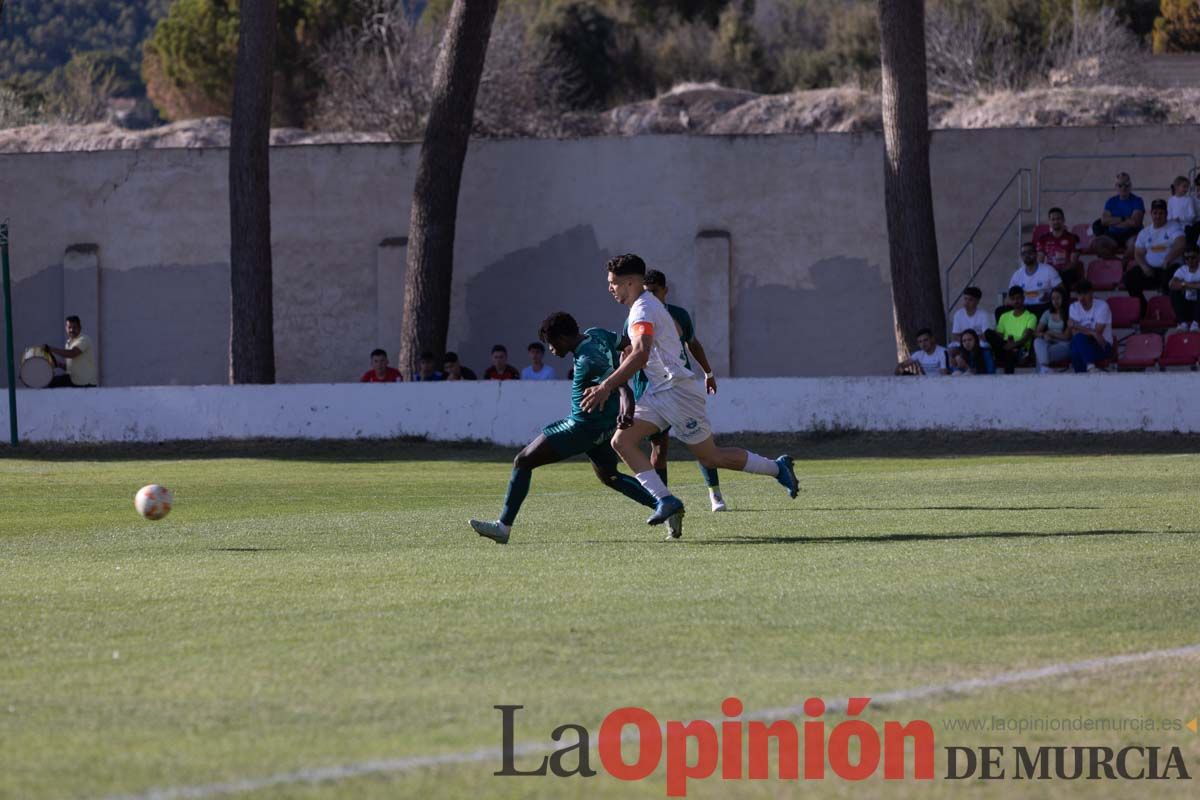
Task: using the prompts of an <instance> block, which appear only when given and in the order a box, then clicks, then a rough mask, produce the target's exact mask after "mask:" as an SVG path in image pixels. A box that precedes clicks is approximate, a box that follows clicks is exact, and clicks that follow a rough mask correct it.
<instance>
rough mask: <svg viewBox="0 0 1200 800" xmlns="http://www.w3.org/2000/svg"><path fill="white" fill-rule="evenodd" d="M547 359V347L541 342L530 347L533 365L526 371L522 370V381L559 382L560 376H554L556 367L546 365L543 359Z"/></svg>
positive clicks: (530, 357) (533, 343) (530, 358)
mask: <svg viewBox="0 0 1200 800" xmlns="http://www.w3.org/2000/svg"><path fill="white" fill-rule="evenodd" d="M545 357H546V345H544V344H542V343H541V342H532V343H531V344H530V345H529V360H530V361H532V362H533V363H532V364H530V365H529V366H528V367H526V368H525V369H523V370H521V380H523V381H553V380H558V376H557V375H555V374H554V367H552V366H550V365H549V364H547V363H545V361H543V360H542V359H544V358H545Z"/></svg>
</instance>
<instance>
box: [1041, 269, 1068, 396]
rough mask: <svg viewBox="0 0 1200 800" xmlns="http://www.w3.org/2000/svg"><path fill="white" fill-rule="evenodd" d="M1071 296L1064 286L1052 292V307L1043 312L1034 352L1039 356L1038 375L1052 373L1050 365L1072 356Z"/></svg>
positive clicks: (1055, 288)
mask: <svg viewBox="0 0 1200 800" xmlns="http://www.w3.org/2000/svg"><path fill="white" fill-rule="evenodd" d="M1070 307H1071V296H1070V295H1069V294H1067V290H1066V289H1065V288H1063V287H1062V286H1055V287H1054V288H1053V289H1051V290H1050V307H1049V308H1048V309H1046V310H1045V311H1043V312H1042V317H1041V319H1040V320H1039V321H1038V327H1037V334H1036V336H1037V338H1036V339H1034V340H1033V352H1034V355H1036V356H1037V366H1038V373H1040V374H1042V375H1045V374H1046V373H1047V372H1050V371H1051V370H1050V365H1051V364H1053V363H1054V362H1056V361H1062V360H1063V359H1064V358H1068V357H1069V356H1070V355H1071V334H1070V333H1069V332H1068V331H1067V326H1068V325H1069V324H1070V320H1071V317H1070Z"/></svg>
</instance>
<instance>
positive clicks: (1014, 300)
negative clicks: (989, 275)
mask: <svg viewBox="0 0 1200 800" xmlns="http://www.w3.org/2000/svg"><path fill="white" fill-rule="evenodd" d="M1008 304H1009V305H1010V306H1012V310H1011V311H1006V312H1004V313H1003V314H1001V315H1000V319H999V320H998V321H997V322H996V330H994V331H988V333H987V337H988V340H989V341H990V342H991V344H992V355H993V357H994V358H995V359H996V362H997V364H1003V365H1004V374H1005V375H1012V374H1013V373H1014V372H1016V369H1017V364H1018V363H1020V362H1021V361H1023V360H1025V358H1026V357H1028V355H1029V350H1030V348H1031V347H1032V346H1033V334H1034V332H1035V331H1036V330H1037V324H1038V321H1037V317H1035V316H1034V315H1033V313H1032V312H1030V311H1029V310H1028V309H1026V308H1025V290H1024V289H1022V288H1021V287H1020V286H1014V287H1012V288H1011V289H1009V290H1008Z"/></svg>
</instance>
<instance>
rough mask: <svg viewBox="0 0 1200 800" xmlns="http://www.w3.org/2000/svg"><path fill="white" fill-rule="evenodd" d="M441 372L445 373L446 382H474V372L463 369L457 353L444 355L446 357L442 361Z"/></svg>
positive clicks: (469, 369)
mask: <svg viewBox="0 0 1200 800" xmlns="http://www.w3.org/2000/svg"><path fill="white" fill-rule="evenodd" d="M442 371H443V372H445V373H446V380H448V381H473V380H475V372H474V370H472V369H471V368H470V367H464V366H463V365H462V364H461V363H459V360H458V353H454V352H450V353H446V357H445V358H443V359H442Z"/></svg>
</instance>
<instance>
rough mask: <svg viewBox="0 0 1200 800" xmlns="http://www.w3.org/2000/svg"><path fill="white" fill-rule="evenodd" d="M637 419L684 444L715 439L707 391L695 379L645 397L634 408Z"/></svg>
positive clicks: (634, 416) (634, 415)
mask: <svg viewBox="0 0 1200 800" xmlns="http://www.w3.org/2000/svg"><path fill="white" fill-rule="evenodd" d="M633 418H634V419H635V420H645V421H646V422H649V423H652V424H653V425H655V426H657V427H658V429H659V430H660V431H665V430H666V429H667V428H670V429H671V435H673V436H674V437H675V438H676V439H678V440H679V441H681V442H683V443H684V444H700V442H703V441H704V440H705V439H707V438H708V437H710V436H712V427H711V426H710V425H709V424H708V409H707V407H706V402H705V396H704V390H703V389H702V388H700V383H699V382H698V381H694V380H690V379H689V380H684V381H680V382H679V383H677V384H675V385H674V386H670V387H668V388H666V389H660V390H658V391H657V392H655V393H654V394H644V395H642V399H641V400H638V402H637V407H636V408H635V409H634V412H633Z"/></svg>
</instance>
